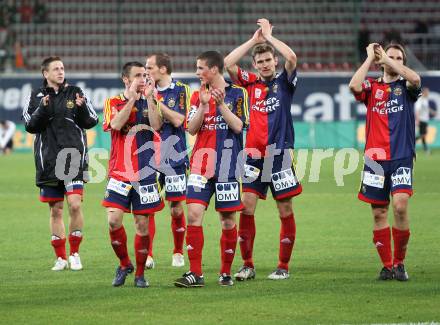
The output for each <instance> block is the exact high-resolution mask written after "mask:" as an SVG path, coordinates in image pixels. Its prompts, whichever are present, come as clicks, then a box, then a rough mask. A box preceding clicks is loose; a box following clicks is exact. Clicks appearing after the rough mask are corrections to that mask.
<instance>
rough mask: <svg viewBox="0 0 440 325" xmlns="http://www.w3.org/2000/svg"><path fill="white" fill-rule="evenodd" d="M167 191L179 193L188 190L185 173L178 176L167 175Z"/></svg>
mask: <svg viewBox="0 0 440 325" xmlns="http://www.w3.org/2000/svg"><path fill="white" fill-rule="evenodd" d="M165 191H166V192H168V193H178V192H185V191H186V177H185V174H182V175H176V176H165Z"/></svg>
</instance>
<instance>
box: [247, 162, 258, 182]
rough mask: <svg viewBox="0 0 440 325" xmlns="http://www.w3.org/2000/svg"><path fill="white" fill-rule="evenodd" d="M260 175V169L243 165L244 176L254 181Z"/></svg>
mask: <svg viewBox="0 0 440 325" xmlns="http://www.w3.org/2000/svg"><path fill="white" fill-rule="evenodd" d="M258 175H260V169H259V168H257V167H254V166H251V165H246V164H245V165H244V176H245V177H249V178H252V179H256V178H257V177H258Z"/></svg>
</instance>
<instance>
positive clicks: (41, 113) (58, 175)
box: [23, 56, 98, 271]
mask: <svg viewBox="0 0 440 325" xmlns="http://www.w3.org/2000/svg"><path fill="white" fill-rule="evenodd" d="M41 72H42V74H43V77H44V82H43V86H42V87H41V88H39V89H35V90H33V91H32V93H31V97H30V100H29V104H28V105H27V106H26V107H25V108H24V109H23V119H24V122H25V128H26V131H28V132H29V133H33V134H35V142H34V156H35V168H36V171H37V176H36V184H37V186H38V187H39V188H40V201H41V202H47V203H48V204H49V210H50V218H49V220H50V222H49V224H50V230H51V232H52V240H51V243H52V247H53V249H54V250H55V255H56V257H57V260H56V261H55V265H54V266H53V268H52V270H53V271H62V270H66V269H68V268H69V264H70V269H71V270H74V271H78V270H82V268H83V266H82V263H81V259H80V256H79V246H80V243H81V241H82V238H83V233H82V229H83V225H84V217H83V212H82V208H81V202H82V197H83V186H84V182H85V181H87V167H88V161H87V137H86V132H85V130H84V129H90V128H92V127H94V126H95V125H96V124H97V123H98V116H97V115H96V113H95V111H94V109H93V107H92V105H91V103H90V102H89V101H88V100H87V98H86V97H85V96H84V93H83V91H82V90H81V89H80V88H78V87H76V86H71V85H69V84H67V82H66V80H65V73H64V64H63V61H61V58H59V57H57V56H51V57H48V58H46V59H44V60H43V62H42V64H41ZM68 156H69V157H70V158H68ZM68 161H69V163H68ZM66 170H67V171H68V172H67V175H66ZM64 196H66V200H67V204H68V206H69V217H70V218H69V244H70V255H69V259H68V261H67V256H66V235H65V226H64V221H63V205H64Z"/></svg>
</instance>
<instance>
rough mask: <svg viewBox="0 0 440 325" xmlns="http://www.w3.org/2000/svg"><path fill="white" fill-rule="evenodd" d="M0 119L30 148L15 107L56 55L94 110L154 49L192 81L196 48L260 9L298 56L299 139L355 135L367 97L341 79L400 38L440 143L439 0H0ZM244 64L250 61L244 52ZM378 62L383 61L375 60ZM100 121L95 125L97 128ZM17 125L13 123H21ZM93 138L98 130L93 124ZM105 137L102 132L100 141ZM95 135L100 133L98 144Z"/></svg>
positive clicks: (233, 40) (233, 33)
mask: <svg viewBox="0 0 440 325" xmlns="http://www.w3.org/2000/svg"><path fill="white" fill-rule="evenodd" d="M0 3H1V13H0V73H1V76H0V83H1V84H0V119H2V120H5V119H8V120H11V121H14V122H15V123H16V124H17V132H18V135H16V138H15V141H16V148H28V147H29V139H27V137H28V135H25V134H24V133H23V132H22V129H21V128H20V125H19V124H20V122H21V120H20V117H21V110H22V108H23V106H24V105H26V101H27V96H28V93H30V89H31V88H32V87H37V86H38V85H39V84H41V73H40V64H41V61H42V60H43V58H45V57H47V56H50V55H58V56H60V57H61V58H62V59H63V61H64V65H65V67H66V77H67V79H68V80H69V82H70V83H74V84H78V85H80V86H81V87H83V88H85V90H86V93H87V94H88V96H89V97H90V98H91V100H92V102H93V104H94V105H95V107H96V108H97V110H98V111H100V110H102V106H103V102H104V99H105V98H106V97H109V96H113V95H115V94H117V93H118V91H120V89H121V88H122V84H121V82H120V81H119V80H118V78H119V73H120V68H121V66H122V65H123V63H124V62H127V61H129V60H139V61H141V62H144V61H145V55H146V54H148V53H152V52H157V51H160V52H167V53H168V54H170V55H171V56H172V59H173V69H174V71H173V72H174V73H175V74H174V75H175V76H176V77H178V78H180V79H182V80H183V81H185V82H187V83H189V84H190V85H191V87H192V88H196V87H197V84H198V80H197V79H195V78H194V77H195V76H194V72H195V58H196V56H197V55H198V54H200V53H201V52H202V51H205V50H213V49H215V50H218V51H220V52H221V53H223V54H224V55H226V54H228V53H229V52H230V51H231V50H233V49H234V48H235V47H236V46H238V45H240V44H241V43H242V42H244V41H246V40H248V39H249V38H250V37H251V36H252V35H253V33H254V31H255V30H256V28H257V25H256V20H257V19H258V18H261V17H265V18H268V19H269V20H270V21H271V22H272V24H273V25H274V30H273V33H274V35H275V36H276V37H277V38H279V39H281V40H283V41H284V42H286V43H287V44H288V45H289V46H291V47H292V48H293V50H294V51H295V52H296V54H297V56H298V73H299V76H300V78H301V79H300V81H299V83H298V90H297V93H296V94H295V96H294V104H293V105H292V115H293V117H294V121H295V123H296V124H295V127H296V132H297V145H298V146H299V147H307V148H311V147H347V146H351V147H361V146H362V145H363V142H362V141H363V120H364V118H365V108H364V107H363V105H358V104H357V103H355V102H354V98H353V96H352V95H351V94H350V93H349V92H348V87H347V84H348V81H349V80H350V77H351V75H352V74H353V72H354V70H355V69H356V68H357V67H358V66H359V64H360V62H362V60H363V59H364V58H365V55H366V52H365V47H366V46H367V45H368V44H369V43H370V42H379V43H381V44H383V45H386V44H388V43H389V42H392V41H394V42H399V43H402V44H404V45H405V46H406V50H407V55H408V65H409V66H411V67H412V68H414V69H415V70H416V71H418V72H419V73H420V74H421V75H422V80H423V85H424V86H427V87H429V88H430V89H431V92H430V94H429V100H430V105H431V106H432V107H431V108H432V111H431V119H432V121H431V123H430V128H429V134H428V140H429V141H430V143H431V145H432V146H434V147H435V146H440V141H439V139H438V138H439V137H438V136H437V126H438V124H437V123H438V122H439V121H440V113H439V110H438V108H439V107H440V82H439V81H440V79H439V78H440V73H438V71H439V70H440V1H435V0H427V1H413V0H392V1H384V0H369V1H360V0H359V1H263V0H242V1H228V0H227V1H194V0H186V1H176V0H174V1H173V0H162V1H142V0H131V1H129V0H127V1H123V0H111V1H104V0H94V1H85V0H77V1H56V0H55V1H44V0H18V1H0ZM242 66H244V67H246V68H251V61H250V58H249V57H248V58H246V59H244V60H243V62H242ZM374 70H375V71H376V73H378V72H379V69H378V68H377V67H375V68H374V69H373V75H374ZM96 129H98V128H96ZM20 132H21V133H20ZM95 132H97V136H96V137H95V138H96V139H100V138H101V137H100V136H99V131H95ZM101 144H102V143H101ZM101 144H100V145H101Z"/></svg>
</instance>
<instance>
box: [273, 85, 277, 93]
mask: <svg viewBox="0 0 440 325" xmlns="http://www.w3.org/2000/svg"><path fill="white" fill-rule="evenodd" d="M272 91H273V92H274V93H275V94H276V93H277V91H278V85H277V84H274V85H273V86H272Z"/></svg>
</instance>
